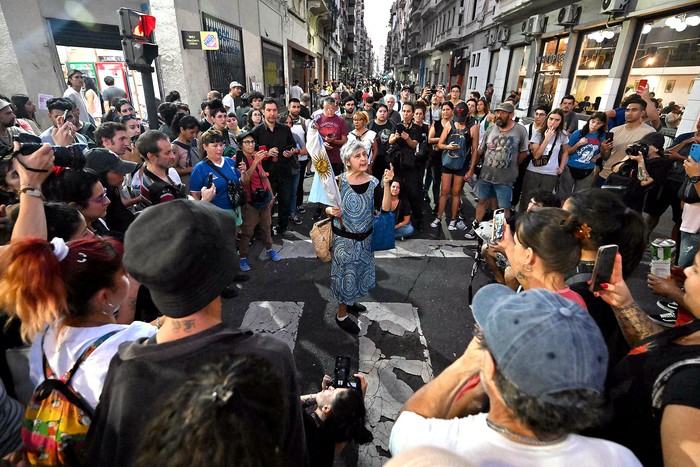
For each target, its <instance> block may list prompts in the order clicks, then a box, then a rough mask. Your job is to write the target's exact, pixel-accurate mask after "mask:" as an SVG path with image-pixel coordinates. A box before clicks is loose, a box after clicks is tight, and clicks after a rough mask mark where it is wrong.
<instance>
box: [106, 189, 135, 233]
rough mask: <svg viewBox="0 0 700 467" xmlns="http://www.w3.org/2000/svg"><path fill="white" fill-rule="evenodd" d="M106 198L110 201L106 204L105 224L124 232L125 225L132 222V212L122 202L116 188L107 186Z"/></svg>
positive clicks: (127, 225)
mask: <svg viewBox="0 0 700 467" xmlns="http://www.w3.org/2000/svg"><path fill="white" fill-rule="evenodd" d="M107 198H108V199H109V201H110V203H109V206H107V216H106V217H105V220H106V221H107V225H109V226H110V227H111V228H112V229H114V230H116V231H117V232H126V229H127V227H129V225H131V223H132V222H134V218H135V216H134V213H132V212H131V211H129V209H128V208H127V207H126V206H124V203H122V197H121V195H120V193H119V189H117V188H107Z"/></svg>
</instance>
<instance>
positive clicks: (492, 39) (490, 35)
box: [486, 29, 498, 45]
mask: <svg viewBox="0 0 700 467" xmlns="http://www.w3.org/2000/svg"><path fill="white" fill-rule="evenodd" d="M496 39H498V36H497V33H496V30H495V29H491V30H489V31H488V32H487V33H486V45H493V44H495V43H496Z"/></svg>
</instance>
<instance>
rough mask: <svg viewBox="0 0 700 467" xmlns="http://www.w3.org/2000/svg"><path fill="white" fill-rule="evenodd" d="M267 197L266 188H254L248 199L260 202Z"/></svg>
mask: <svg viewBox="0 0 700 467" xmlns="http://www.w3.org/2000/svg"><path fill="white" fill-rule="evenodd" d="M266 199H267V190H266V189H264V188H256V189H255V190H253V192H252V193H251V194H250V200H251V201H253V202H254V203H262V202H263V201H265V200H266Z"/></svg>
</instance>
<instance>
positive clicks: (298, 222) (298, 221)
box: [289, 216, 303, 225]
mask: <svg viewBox="0 0 700 467" xmlns="http://www.w3.org/2000/svg"><path fill="white" fill-rule="evenodd" d="M289 222H291V223H292V224H295V225H301V224H303V222H302V221H301V219H299V216H292V217H290V218H289Z"/></svg>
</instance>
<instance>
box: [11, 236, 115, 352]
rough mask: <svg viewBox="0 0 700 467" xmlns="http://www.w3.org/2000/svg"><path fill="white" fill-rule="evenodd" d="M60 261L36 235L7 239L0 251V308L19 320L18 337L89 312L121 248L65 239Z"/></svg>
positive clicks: (103, 241)
mask: <svg viewBox="0 0 700 467" xmlns="http://www.w3.org/2000/svg"><path fill="white" fill-rule="evenodd" d="M68 246H69V251H68V255H67V256H66V258H65V259H63V261H60V262H59V261H58V258H57V257H56V255H55V254H54V252H53V248H52V246H51V243H49V242H47V241H46V240H43V239H40V238H27V239H22V240H19V241H16V242H12V243H11V244H10V245H9V246H8V247H7V248H6V249H5V250H4V251H3V252H2V254H1V255H0V271H2V272H1V273H0V309H4V310H5V311H6V312H7V313H8V314H9V316H10V317H11V318H14V317H17V318H19V319H20V320H21V321H22V336H23V337H24V338H25V339H28V338H31V337H33V336H34V335H35V334H36V333H37V332H40V331H42V330H43V329H44V328H45V327H46V326H48V325H49V324H51V323H53V322H55V321H57V320H59V319H61V318H65V317H81V316H86V315H87V314H89V312H90V309H89V303H90V300H91V299H92V297H93V296H94V295H95V293H97V292H98V291H99V290H101V289H103V288H106V287H113V286H114V283H115V277H116V275H117V273H118V272H120V271H121V270H122V269H123V267H122V255H123V247H122V245H121V243H119V242H118V241H117V240H114V239H110V238H99V237H92V238H84V239H80V240H75V241H72V242H68Z"/></svg>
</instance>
